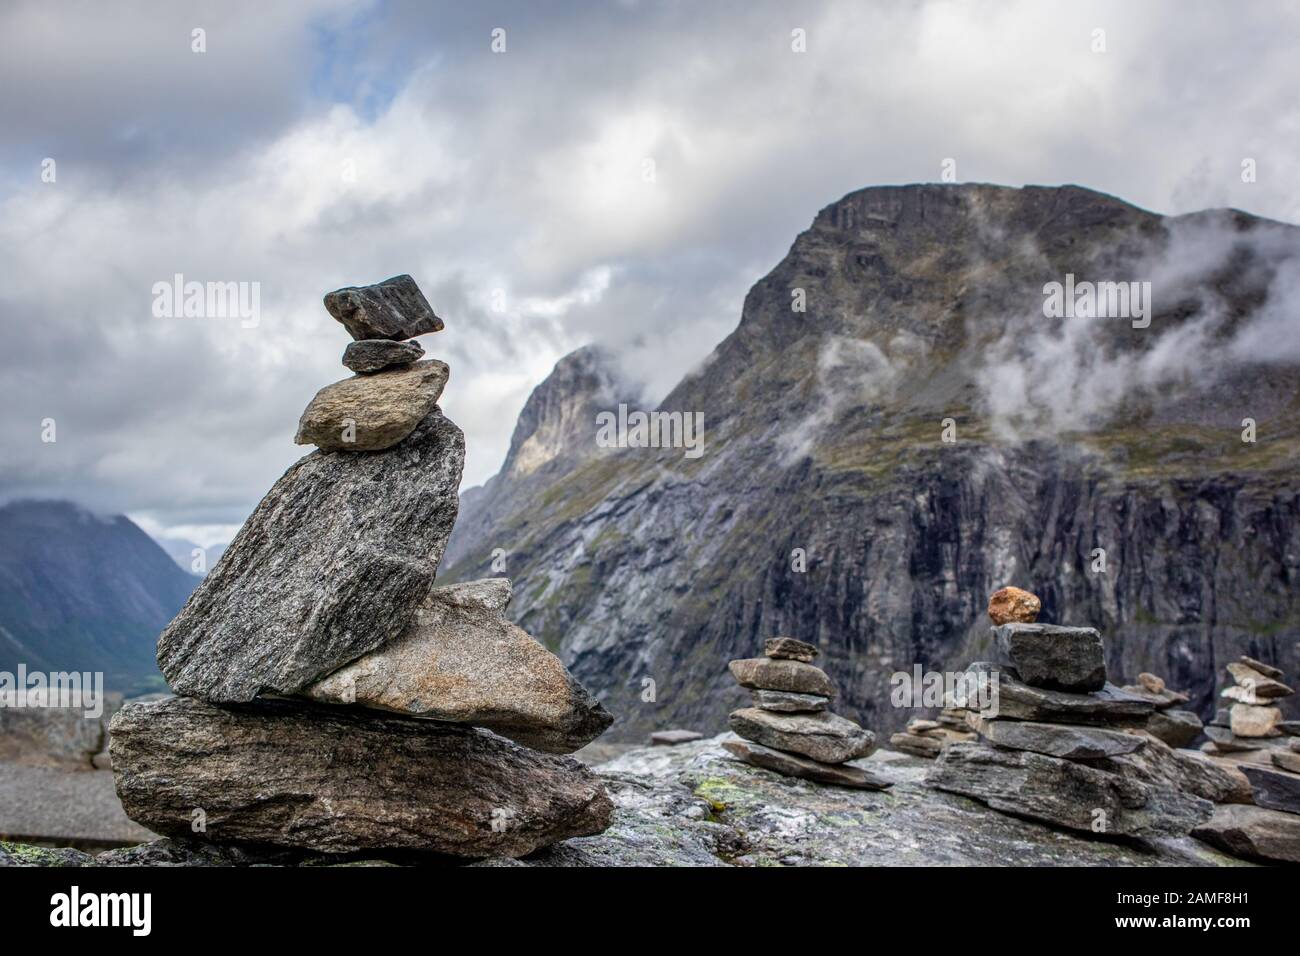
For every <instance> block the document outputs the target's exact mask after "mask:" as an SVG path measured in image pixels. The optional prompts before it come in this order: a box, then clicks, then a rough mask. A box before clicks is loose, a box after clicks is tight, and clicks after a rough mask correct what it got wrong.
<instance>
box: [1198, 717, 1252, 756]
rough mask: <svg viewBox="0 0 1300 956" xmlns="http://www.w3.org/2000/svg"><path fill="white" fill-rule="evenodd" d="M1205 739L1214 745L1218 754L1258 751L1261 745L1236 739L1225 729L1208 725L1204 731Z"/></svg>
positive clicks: (1245, 739) (1241, 738)
mask: <svg viewBox="0 0 1300 956" xmlns="http://www.w3.org/2000/svg"><path fill="white" fill-rule="evenodd" d="M1204 733H1205V736H1206V737H1209V738H1210V740H1211V741H1212V742H1213V743H1214V746H1215V747H1217V748H1218V750H1219V752H1220V753H1240V752H1242V751H1246V750H1259V749H1260V748H1261V747H1262V746H1263V744H1258V743H1254V742H1252V741H1251V740H1250V739H1249V738H1246V737H1238V736H1236V735H1235V734H1233V732H1232V731H1231V730H1229V729H1228V728H1227V727H1218V726H1215V725H1214V724H1210V725H1209V726H1208V727H1206V728H1205V729H1204Z"/></svg>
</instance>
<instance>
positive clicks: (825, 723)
mask: <svg viewBox="0 0 1300 956" xmlns="http://www.w3.org/2000/svg"><path fill="white" fill-rule="evenodd" d="M763 653H764V655H765V656H763V657H754V658H747V659H744V660H736V661H732V662H731V663H730V664H729V665H728V667H729V668H730V670H731V673H732V676H733V677H735V678H736V680H737V682H738V683H739V684H740V685H741V686H742V687H746V688H748V689H749V690H750V692H751V693H752V695H753V700H754V706H753V707H744V708H742V709H740V710H736V711H733V712H732V714H731V717H730V724H731V729H732V730H733V731H735V732H736V734H737V735H738V736H740V737H743V738H744V739H743V740H728V741H724V742H723V744H722V746H723V747H725V748H726V749H727V750H728V751H730V752H731V753H732V754H733V755H734V756H736V757H738V758H739V759H741V760H743V761H745V762H746V763H750V764H753V765H754V766H756V767H762V768H764V769H766V770H773V771H775V772H777V773H781V774H785V775H786V776H788V777H801V778H803V779H805V780H812V781H815V782H817V783H828V784H837V785H839V786H842V787H856V788H858V789H861V790H884V789H885V788H887V787H890V786H892V785H893V784H892V782H890V781H887V780H882V779H881V778H879V777H877V776H876V775H875V774H873V773H871V772H869V771H867V770H863V769H862V768H861V767H851V766H849V765H848V761H850V760H855V759H857V758H860V757H867V756H869V755H870V754H871V753H872V752H873V751H874V750H875V749H876V735H875V734H873V733H872V732H871V731H869V730H864V729H863V728H862V727H860V726H858V725H857V724H856V723H854V722H853V721H851V720H848V719H846V718H844V717H840V716H838V715H836V714H833V713H831V712H830V710H829V709H828V708H829V706H830V702H831V698H832V697H834V696H835V693H836V691H835V687H834V685H832V684H831V681H830V678H829V677H827V676H826V673H825V672H824V671H823V670H821V668H818V667H814V666H813V664H812V661H813V658H815V657H816V656H817V648H816V647H814V646H813V645H812V644H808V643H805V642H804V641H797V640H795V639H794V638H792V637H774V638H771V639H770V640H768V641H767V642H766V643H765V644H764V647H763Z"/></svg>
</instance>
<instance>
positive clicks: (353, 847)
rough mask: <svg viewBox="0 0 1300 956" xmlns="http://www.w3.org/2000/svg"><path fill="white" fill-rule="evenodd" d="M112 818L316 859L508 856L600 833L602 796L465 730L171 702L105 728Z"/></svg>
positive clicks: (285, 709)
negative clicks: (198, 826) (114, 801)
mask: <svg viewBox="0 0 1300 956" xmlns="http://www.w3.org/2000/svg"><path fill="white" fill-rule="evenodd" d="M110 748H111V752H112V755H113V769H114V773H115V774H116V775H117V792H118V795H119V796H120V797H121V799H122V807H123V809H124V810H126V812H127V814H128V815H129V816H130V817H131V818H132V819H134V820H136V821H137V822H139V823H141V824H142V825H144V826H146V827H148V828H149V829H150V830H153V831H154V832H155V833H159V834H163V835H165V836H180V837H187V838H189V837H193V836H194V831H193V830H192V828H191V824H192V822H193V820H194V812H195V810H196V809H197V810H201V811H202V812H203V819H204V822H205V830H204V832H203V836H204V838H205V839H207V840H208V841H209V842H213V843H234V844H242V843H265V844H271V845H273V846H287V847H294V848H298V849H304V850H314V851H318V852H322V853H357V852H362V851H382V852H419V853H443V854H451V855H455V856H463V857H486V856H522V855H524V854H527V853H531V852H533V851H534V850H537V849H539V848H540V847H544V846H546V845H548V844H550V843H554V842H556V841H557V840H563V839H567V838H568V837H575V836H584V835H588V834H595V833H600V832H601V831H603V830H604V829H605V827H607V826H608V825H609V819H610V814H611V811H612V807H611V804H610V802H609V798H608V796H606V794H605V790H604V788H603V787H602V786H601V783H600V781H599V779H598V778H596V777H595V776H594V775H593V774H592V773H591V771H590V770H588V769H587V768H586V767H585V766H583V765H582V764H580V763H578V762H577V761H576V760H573V759H571V758H569V757H561V756H556V755H552V754H540V753H537V752H535V751H532V750H527V749H525V748H523V747H520V746H518V745H517V744H514V743H511V742H510V741H508V740H506V739H504V738H502V737H498V736H496V735H495V734H491V733H489V732H487V731H483V730H478V729H475V728H468V727H461V726H458V725H454V724H446V723H442V722H440V721H435V720H418V719H413V718H409V717H396V716H393V717H390V716H385V715H381V714H377V713H375V712H373V711H372V712H365V711H362V710H359V709H351V708H342V707H323V706H316V705H311V704H300V703H297V702H290V701H258V702H256V703H253V704H243V705H235V706H226V707H217V706H215V705H212V704H207V703H204V702H202V701H198V700H193V699H191V698H185V697H172V698H168V699H166V700H162V701H158V702H156V703H151V704H128V705H127V706H126V707H124V708H123V709H122V710H120V711H118V713H117V716H115V717H114V718H113V723H112V727H111V743H110Z"/></svg>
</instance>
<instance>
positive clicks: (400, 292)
mask: <svg viewBox="0 0 1300 956" xmlns="http://www.w3.org/2000/svg"><path fill="white" fill-rule="evenodd" d="M325 310H326V311H327V312H329V314H330V315H332V316H334V318H335V319H337V320H338V321H339V322H340V323H342V325H343V327H344V328H345V329H347V330H348V334H349V335H351V336H352V337H353V338H354V339H356V340H357V341H361V340H363V339H392V340H394V341H401V340H403V339H413V338H415V337H416V336H417V335H425V334H427V333H429V332H440V331H442V329H443V324H442V319H440V318H438V316H436V315H434V314H433V309H432V308H431V307H430V305H429V300H428V299H426V298H425V297H424V293H423V292H421V291H420V287H419V286H418V285H416V284H415V280H414V279H412V278H411V277H410V276H409V275H400V276H393V277H392V278H391V279H385V280H384V281H383V282H376V283H375V284H374V285H362V286H355V285H353V286H346V287H344V288H342V289H335V290H334V291H333V292H327V293H325Z"/></svg>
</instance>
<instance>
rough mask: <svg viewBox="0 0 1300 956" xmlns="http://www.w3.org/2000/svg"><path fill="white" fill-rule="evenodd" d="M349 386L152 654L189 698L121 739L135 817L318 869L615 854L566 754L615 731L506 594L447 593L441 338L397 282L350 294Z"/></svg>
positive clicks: (456, 448)
mask: <svg viewBox="0 0 1300 956" xmlns="http://www.w3.org/2000/svg"><path fill="white" fill-rule="evenodd" d="M325 307H326V309H327V310H328V311H329V313H330V314H331V315H332V316H333V317H334V318H335V319H337V320H338V321H339V322H340V323H342V325H343V326H344V327H345V328H346V329H347V330H348V332H349V333H351V335H352V337H353V338H354V339H355V341H353V342H352V344H351V345H349V346H348V347H347V350H346V351H345V352H344V355H343V364H344V365H345V366H347V367H348V368H350V369H352V370H353V371H354V372H356V373H357V374H356V375H354V376H352V377H351V378H347V379H344V380H343V381H340V382H336V383H334V384H332V385H327V386H325V387H324V388H322V389H321V390H320V391H319V392H318V393H317V395H316V397H315V398H314V399H312V401H311V404H310V405H308V407H307V410H306V411H305V412H303V415H302V419H301V421H300V422H299V427H298V435H297V438H296V441H297V442H298V443H299V444H311V445H315V446H316V447H317V449H319V450H318V451H314V452H312V453H311V454H309V455H307V456H306V457H304V458H302V459H301V460H300V461H298V462H297V464H295V465H293V466H292V467H290V468H289V470H288V471H287V472H285V474H284V475H283V476H282V477H281V478H280V479H279V480H278V481H277V482H276V483H275V485H274V486H273V487H272V489H271V490H270V491H269V492H268V493H267V495H266V497H264V498H263V499H262V501H261V503H260V504H259V505H258V506H257V508H256V509H255V510H254V512H253V514H252V515H251V516H250V517H249V518H248V520H247V521H246V522H245V523H244V526H243V528H241V529H240V531H239V534H238V535H236V537H235V539H234V541H232V542H231V544H230V546H229V548H227V550H226V552H225V554H224V555H223V556H222V558H221V560H220V561H219V562H218V563H217V565H216V566H215V567H214V568H213V569H212V571H211V573H209V574H208V576H207V577H206V578H204V580H203V582H202V583H201V584H200V585H199V586H198V587H197V588H196V589H195V591H194V593H193V595H192V596H191V597H190V599H189V601H188V602H187V603H186V605H185V607H184V608H182V609H181V612H180V613H179V614H177V615H176V617H175V619H174V620H173V621H172V622H171V623H170V624H169V625H168V626H167V628H166V630H164V631H163V633H162V636H161V637H160V638H159V641H158V664H159V667H160V669H161V670H162V673H163V676H164V677H166V678H167V682H168V684H169V685H170V686H171V688H172V690H173V691H174V692H175V693H176V695H177V696H175V697H167V698H165V699H162V700H158V701H154V702H150V703H131V704H127V705H126V706H125V707H123V708H122V709H121V710H120V711H119V712H118V713H117V715H116V716H115V717H114V718H113V722H112V725H111V741H110V748H111V755H112V766H113V772H114V774H115V775H116V784H117V792H118V796H119V797H120V798H121V801H122V806H123V808H124V809H125V810H126V813H127V815H128V816H130V817H131V818H132V819H133V820H136V821H137V822H139V823H141V824H143V825H144V826H146V827H148V828H149V829H151V830H153V831H154V832H156V833H161V834H166V835H170V836H177V837H184V838H186V839H200V840H206V841H210V842H213V843H222V844H252V845H257V846H264V847H279V848H287V849H289V850H293V851H302V852H303V853H305V854H311V853H315V854H322V853H323V854H338V855H342V854H348V855H356V854H367V855H371V854H380V855H386V854H411V853H440V854H450V855H454V856H460V857H469V858H481V857H495V856H510V857H515V856H522V855H524V854H527V853H531V852H533V851H534V850H537V849H538V848H540V847H543V846H546V845H548V844H551V843H554V842H556V841H558V840H563V839H567V838H568V837H573V836H586V835H591V834H596V833H600V832H602V831H603V830H604V829H605V828H606V827H607V826H608V825H609V822H610V818H611V814H612V812H613V805H612V803H611V802H610V799H609V796H608V794H606V792H605V789H604V787H603V785H602V784H601V782H600V780H599V779H598V778H597V777H596V776H595V775H594V774H592V773H591V772H590V771H589V770H588V769H587V768H586V767H584V766H583V765H582V764H580V763H578V762H577V761H576V760H573V759H571V758H569V757H567V756H564V755H565V754H569V753H572V752H574V751H576V750H577V749H578V748H580V747H582V746H584V745H585V744H587V743H589V742H590V741H592V740H594V739H595V738H596V737H597V736H599V735H600V734H601V733H602V732H603V731H604V730H605V729H606V728H607V727H609V725H610V723H611V722H612V720H613V718H612V717H611V716H610V714H609V713H608V712H607V711H606V710H605V709H604V707H602V706H601V704H600V703H599V702H598V701H597V700H596V699H595V698H594V697H592V695H591V694H589V693H588V692H587V691H586V689H585V688H583V687H582V685H581V684H579V683H578V682H577V681H576V680H575V679H574V678H573V676H572V675H571V674H570V673H569V672H568V671H567V670H566V669H565V667H564V665H563V664H562V663H561V662H560V660H559V659H558V658H557V657H555V655H554V654H552V653H551V652H550V651H548V650H547V649H546V648H545V647H543V646H542V645H541V644H540V643H538V642H537V641H536V640H534V639H533V638H532V637H531V636H530V635H528V634H527V633H526V632H525V631H523V630H522V629H521V628H519V627H516V626H515V625H514V624H512V623H510V621H508V620H507V619H506V618H505V616H504V615H505V610H506V606H507V604H508V603H509V601H510V597H511V588H510V582H509V581H508V580H506V579H505V578H489V579H485V580H481V581H471V582H466V583H460V584H452V585H447V586H440V587H435V586H434V578H435V574H436V572H437V569H438V563H439V562H440V561H441V559H442V555H443V551H444V549H445V548H446V544H447V538H448V536H449V535H450V534H451V530H452V525H453V523H454V522H455V520H456V514H457V507H458V496H457V493H458V489H459V486H460V479H461V471H462V468H463V466H464V462H465V439H464V435H463V434H462V433H461V430H460V429H459V428H457V427H456V426H455V425H454V424H453V423H452V422H451V421H449V420H448V419H447V418H446V417H444V416H443V414H442V411H441V409H439V407H438V404H437V402H438V399H439V397H440V395H441V394H442V390H443V386H444V385H445V384H446V382H447V377H448V368H447V366H446V365H445V364H444V363H442V362H439V361H435V360H423V361H421V360H420V357H421V356H422V355H423V354H424V350H423V349H422V348H421V347H420V346H419V345H417V344H415V343H413V342H409V341H407V340H408V339H410V338H411V337H413V336H416V335H422V334H425V333H429V332H436V331H438V330H440V329H441V328H442V327H443V323H442V320H441V319H440V318H438V316H436V315H435V314H434V312H433V310H432V309H431V308H430V307H429V303H428V302H427V301H426V300H425V298H424V295H423V294H422V293H421V292H420V290H419V288H418V287H417V286H416V284H415V281H414V280H413V279H412V278H411V277H410V276H407V275H403V276H397V277H395V278H392V279H388V280H387V281H385V282H381V283H378V284H377V285H372V286H365V287H360V288H358V287H349V288H346V289H339V290H337V291H335V292H331V293H329V294H328V295H327V296H325Z"/></svg>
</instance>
